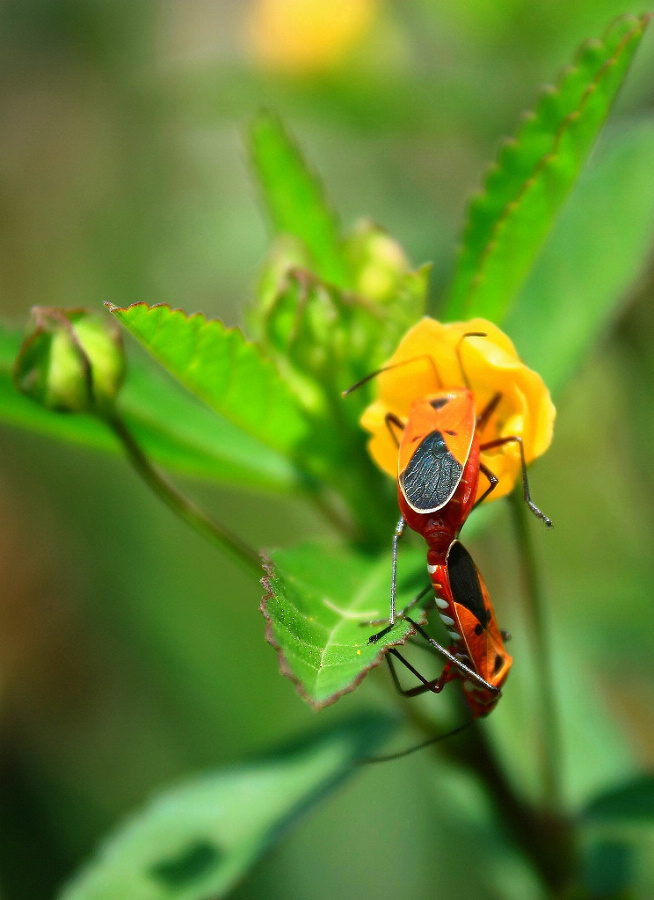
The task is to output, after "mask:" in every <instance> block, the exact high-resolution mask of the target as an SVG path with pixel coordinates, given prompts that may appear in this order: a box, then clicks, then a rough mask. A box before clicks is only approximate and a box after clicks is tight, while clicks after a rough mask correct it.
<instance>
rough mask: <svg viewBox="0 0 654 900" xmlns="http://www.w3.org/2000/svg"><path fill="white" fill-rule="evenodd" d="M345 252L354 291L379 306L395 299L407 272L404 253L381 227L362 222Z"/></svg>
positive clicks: (407, 263)
mask: <svg viewBox="0 0 654 900" xmlns="http://www.w3.org/2000/svg"><path fill="white" fill-rule="evenodd" d="M344 250H345V253H346V257H347V261H348V264H349V266H350V270H351V273H352V278H353V281H354V288H355V290H356V291H357V292H358V293H360V294H363V295H364V296H365V297H369V298H370V299H371V300H377V301H379V302H381V303H384V302H386V301H391V300H394V299H395V298H396V290H397V286H398V283H399V281H400V279H401V278H402V277H403V276H404V275H406V273H407V272H408V271H409V261H408V260H407V258H406V255H405V253H404V250H403V249H402V247H400V245H399V244H398V243H397V241H394V240H393V238H392V237H390V236H389V235H388V234H387V233H386V232H385V231H384V230H383V229H382V228H380V227H379V226H378V225H374V224H373V223H372V222H365V221H364V222H361V223H360V224H359V226H358V227H357V229H356V230H355V231H354V233H353V234H351V235H349V237H348V238H347V239H346V241H345V245H344Z"/></svg>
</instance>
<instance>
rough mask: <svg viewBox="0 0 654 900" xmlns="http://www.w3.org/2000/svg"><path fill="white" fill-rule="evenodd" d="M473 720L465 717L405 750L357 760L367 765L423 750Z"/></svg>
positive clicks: (460, 730)
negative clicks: (458, 722) (443, 731)
mask: <svg viewBox="0 0 654 900" xmlns="http://www.w3.org/2000/svg"><path fill="white" fill-rule="evenodd" d="M474 721H475V719H474V718H470V719H466V721H465V722H463V723H462V724H461V725H457V726H456V728H452V730H451V731H448V732H446V733H445V734H438V735H436V737H433V738H429V740H427V741H423V742H422V743H421V744H416V745H415V746H414V747H408V748H407V749H406V750H400V751H399V752H398V753H389V754H388V755H386V756H364V757H362V758H361V759H359V760H358V762H359V763H360V764H361V765H364V764H366V765H367V764H368V763H382V762H392V761H393V760H394V759H403V758H404V757H405V756H410V755H411V754H412V753H417V752H418V750H424V748H425V747H430V746H431V745H432V744H438V743H439V741H444V740H446V739H447V738H450V737H453V736H454V735H455V734H460V733H461V732H462V731H465V729H466V728H469V727H470V725H472V723H473V722H474Z"/></svg>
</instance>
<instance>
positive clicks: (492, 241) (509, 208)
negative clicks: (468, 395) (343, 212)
mask: <svg viewBox="0 0 654 900" xmlns="http://www.w3.org/2000/svg"><path fill="white" fill-rule="evenodd" d="M621 18H623V17H621ZM624 18H629V17H624ZM633 18H634V22H635V23H636V22H637V23H638V24H637V25H636V24H634V28H633V29H632V30H631V31H628V32H627V33H626V34H625V36H624V37H623V38H622V40H621V41H620V44H619V45H618V47H617V49H616V51H615V53H614V54H613V56H611V57H610V58H609V59H607V60H605V61H604V63H603V64H602V65H601V66H600V68H599V70H598V72H597V73H596V75H595V77H594V78H593V80H592V81H591V82H590V83H589V84H588V86H587V88H586V90H585V91H584V93H583V96H582V98H581V101H580V103H579V106H578V107H577V108H576V109H574V110H572V111H571V112H569V113H568V114H567V115H566V116H565V117H564V118H563V120H562V122H561V124H560V125H559V128H558V129H557V131H556V134H555V135H554V140H553V143H552V149H551V150H550V152H549V153H546V154H545V155H544V156H542V157H541V158H540V159H539V160H538V162H537V163H536V166H535V168H534V171H533V174H532V175H531V176H530V177H529V178H527V179H525V181H524V182H523V183H522V187H521V188H520V190H519V191H518V193H517V194H516V195H515V197H514V198H513V199H511V200H510V201H509V202H508V203H507V204H506V205H505V207H504V209H503V210H502V212H501V214H500V216H499V217H498V219H497V221H496V222H495V224H494V225H493V228H492V230H491V234H490V237H489V239H488V242H487V244H486V246H485V247H484V249H483V250H482V253H481V255H480V257H479V265H478V267H477V271H476V273H475V275H474V276H473V277H472V278H471V280H470V283H469V286H468V289H467V291H466V293H465V296H464V299H463V302H462V306H463V313H464V314H465V313H466V312H467V311H468V309H469V307H470V304H471V302H472V300H473V297H474V293H475V291H476V290H477V289H478V288H479V286H480V285H481V284H482V282H483V277H484V268H485V264H486V260H487V259H488V257H489V256H490V254H491V253H492V252H493V250H494V249H495V247H496V246H497V243H498V240H499V233H500V232H501V230H502V228H503V227H504V225H505V223H506V221H507V220H508V218H509V216H510V215H511V214H512V213H513V212H515V210H516V209H517V208H518V206H519V205H520V202H521V200H522V198H523V197H524V196H525V194H526V193H527V191H528V190H529V188H530V187H531V186H532V185H533V184H534V183H535V181H536V179H537V178H538V175H539V174H540V172H541V171H542V170H543V169H544V168H545V166H546V165H547V164H548V163H550V162H552V161H553V160H554V159H556V157H557V153H558V149H559V146H560V143H561V139H562V137H563V135H564V133H565V132H566V130H567V127H568V126H569V125H570V123H571V122H574V121H575V120H576V119H578V118H579V116H580V115H581V113H582V111H583V109H584V106H585V105H586V103H587V102H588V98H589V97H590V96H591V95H592V94H593V93H594V92H595V91H596V90H597V86H598V85H599V83H600V81H601V79H602V78H603V76H604V74H605V72H607V71H608V70H609V69H610V68H611V67H612V66H613V65H615V62H616V60H617V59H618V58H619V57H620V55H621V54H622V52H623V50H624V48H625V46H626V45H627V44H628V43H630V41H631V40H632V39H633V38H634V36H635V35H637V34H638V33H639V32H643V31H644V30H645V28H646V27H647V25H648V23H649V21H650V19H651V18H652V15H651V14H649V13H645V14H643V15H641V16H634V17H633ZM617 21H620V19H618V20H617ZM613 27H615V23H613V24H612V25H611V26H610V27H609V28H608V29H607V31H606V32H605V35H608V33H609V32H610V31H611V29H612V28H613ZM605 40H606V37H604V38H603V39H602V40H601V41H600V42H601V43H604V42H605ZM587 43H588V42H585V43H584V44H583V45H582V47H581V48H580V49H579V51H578V53H577V55H576V57H575V61H576V60H577V59H579V57H580V55H581V54H582V53H583V50H584V47H585V46H586V44H587ZM571 68H574V63H573V65H572V67H570V66H567V67H566V69H564V71H563V73H562V75H561V77H560V78H559V80H558V82H557V85H556V86H555V87H551V86H550V87H547V88H544V91H548V92H549V93H553V92H558V91H560V88H561V84H562V82H563V80H564V79H565V77H566V76H567V75H568V74H569V71H570V69H571ZM607 112H608V111H607ZM525 115H531V116H534V115H536V113H535V111H534V110H529V111H528V112H527V113H526V114H525ZM520 137H521V135H520V134H518V136H517V137H515V138H511V137H509V138H505V140H504V141H503V142H502V145H501V146H500V150H499V152H498V155H497V157H496V159H495V160H494V161H493V162H492V163H490V165H489V170H491V169H494V168H496V167H498V166H499V165H500V162H499V157H500V155H501V152H502V150H503V149H504V145H505V143H506V142H511V143H515V144H519V143H520ZM487 195H488V191H487V190H486V189H482V190H481V191H479V192H477V194H476V195H475V199H481V198H482V197H484V196H487ZM472 228H473V222H472V205H471V207H470V213H469V215H468V219H467V221H466V224H465V226H464V229H463V236H462V240H461V243H460V245H459V250H458V255H459V256H461V255H462V254H463V252H464V251H465V246H466V238H467V236H468V234H469V233H470V231H471V230H472Z"/></svg>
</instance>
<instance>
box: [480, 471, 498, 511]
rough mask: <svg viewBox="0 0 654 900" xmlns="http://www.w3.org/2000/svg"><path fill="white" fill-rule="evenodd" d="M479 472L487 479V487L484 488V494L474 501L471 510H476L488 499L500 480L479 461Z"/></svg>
mask: <svg viewBox="0 0 654 900" xmlns="http://www.w3.org/2000/svg"><path fill="white" fill-rule="evenodd" d="M479 471H480V472H483V473H484V475H485V476H486V478H488V481H489V485H488V487H487V488H486V490H485V491H484V493H483V494H482V495H481V497H480V498H479V500H476V501H475V505H474V506H473V509H476V508H477V507H478V506H479V504H480V503H483V502H484V500H485V499H486V497H488V495H489V494H492V492H493V491H494V490H495V488H496V487H497V485H498V484H499V483H500V479H499V478H498V477H497V475H495V474H494V473H493V472H491V470H490V469H489V468H488V466H486V465H484V463H483V462H481V461H480V463H479Z"/></svg>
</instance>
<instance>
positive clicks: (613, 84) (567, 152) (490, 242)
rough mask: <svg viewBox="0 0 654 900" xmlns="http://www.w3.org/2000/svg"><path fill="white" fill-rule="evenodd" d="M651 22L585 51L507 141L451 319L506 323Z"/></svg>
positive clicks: (464, 260) (629, 20)
mask: <svg viewBox="0 0 654 900" xmlns="http://www.w3.org/2000/svg"><path fill="white" fill-rule="evenodd" d="M648 21H649V17H648V16H640V17H635V16H629V17H625V18H623V19H620V20H618V21H617V22H616V23H615V24H614V25H613V27H612V28H611V29H609V31H608V32H607V34H606V35H605V37H604V39H603V40H602V41H591V42H588V43H587V44H585V45H584V46H583V47H582V48H581V50H580V52H579V55H578V57H577V59H576V60H575V63H574V65H573V67H572V68H570V69H568V70H567V71H566V72H565V74H564V75H563V77H562V78H561V80H560V81H559V83H558V85H557V87H556V88H554V89H549V90H547V91H546V92H545V93H544V94H543V96H542V97H541V99H540V102H539V103H538V106H537V108H536V110H535V112H534V113H533V114H532V115H531V116H530V117H528V118H527V119H526V121H525V122H524V125H523V126H522V129H521V131H520V133H519V134H518V137H517V139H516V140H513V141H507V142H506V143H505V144H504V145H503V147H502V149H501V151H500V153H499V157H498V159H497V162H496V163H495V165H493V166H492V167H491V169H490V172H489V174H488V177H487V180H486V184H485V186H484V190H483V191H482V192H481V193H480V194H479V195H478V196H476V197H475V198H474V199H473V201H472V203H471V204H470V209H469V212H468V221H467V224H466V227H465V230H464V235H463V242H462V247H461V250H460V253H459V258H458V262H457V266H456V270H455V274H454V279H453V283H452V285H451V289H450V292H449V296H448V299H447V302H446V307H445V317H446V318H447V319H456V318H462V317H470V316H486V317H487V318H490V319H493V320H494V321H501V320H502V318H503V316H504V314H505V312H506V310H507V308H508V306H509V304H510V303H511V301H512V299H513V297H514V296H515V294H516V292H517V290H518V288H519V287H520V285H521V283H522V281H523V280H524V278H525V276H526V274H527V272H528V271H529V268H530V266H531V265H532V263H533V261H534V259H535V257H536V255H537V254H538V251H539V249H540V246H541V244H542V242H543V240H544V238H545V236H546V234H547V232H548V230H549V228H550V226H551V225H552V222H553V220H554V217H555V215H556V213H557V212H558V210H559V208H560V206H561V204H562V202H563V200H564V198H565V196H566V194H567V193H568V191H569V190H570V188H571V187H572V185H573V183H574V181H575V179H576V177H577V175H578V173H579V170H580V168H581V165H582V163H583V161H584V158H585V156H586V154H587V153H588V150H589V149H590V147H591V145H592V143H593V141H594V140H595V138H596V136H597V134H598V132H599V129H600V128H601V126H602V124H603V122H604V120H605V118H606V116H607V114H608V112H609V109H610V107H611V104H612V103H613V100H614V99H615V96H616V94H617V92H618V90H619V88H620V85H621V84H622V82H623V80H624V78H625V75H626V73H627V70H628V68H629V65H630V63H631V61H632V59H633V56H634V53H635V52H636V49H637V48H638V45H639V43H640V40H641V38H642V35H643V32H644V29H645V27H646V25H647V22H648Z"/></svg>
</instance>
